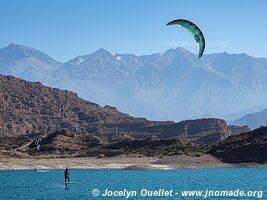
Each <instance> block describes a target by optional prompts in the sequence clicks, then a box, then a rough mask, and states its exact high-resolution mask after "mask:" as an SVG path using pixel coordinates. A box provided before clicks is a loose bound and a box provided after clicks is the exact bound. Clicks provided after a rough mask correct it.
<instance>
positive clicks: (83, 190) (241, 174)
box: [0, 168, 267, 200]
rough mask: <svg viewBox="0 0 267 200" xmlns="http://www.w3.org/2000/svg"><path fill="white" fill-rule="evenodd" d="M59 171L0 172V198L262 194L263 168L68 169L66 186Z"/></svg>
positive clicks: (265, 184) (266, 177)
mask: <svg viewBox="0 0 267 200" xmlns="http://www.w3.org/2000/svg"><path fill="white" fill-rule="evenodd" d="M63 173H64V170H47V171H46V170H44V171H37V172H34V171H32V170H4V171H0V183H1V187H0V199H1V200H9V199H10V200H16V199H19V200H22V199H27V200H28V199H40V200H41V199H42V200H53V199H55V200H61V199H62V200H63V199H64V200H66V199H267V198H266V194H267V169H266V168H263V169H246V168H240V169H239V168H233V169H195V170H74V169H73V170H70V171H69V173H70V179H71V181H72V182H73V183H72V184H69V185H67V187H66V186H65V185H64V179H63V178H64V177H63ZM184 195H187V197H185V196H184ZM188 195H189V196H188ZM190 195H191V196H190ZM192 195H193V196H192ZM196 195H199V196H196ZM223 195H224V196H223ZM225 195H227V196H225ZM240 195H243V196H240ZM244 195H245V196H244Z"/></svg>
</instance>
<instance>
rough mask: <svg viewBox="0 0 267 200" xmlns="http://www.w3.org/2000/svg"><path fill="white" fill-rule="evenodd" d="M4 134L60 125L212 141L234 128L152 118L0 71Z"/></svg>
mask: <svg viewBox="0 0 267 200" xmlns="http://www.w3.org/2000/svg"><path fill="white" fill-rule="evenodd" d="M0 103H1V107H0V134H1V137H6V136H7V137H10V136H22V135H27V136H30V137H31V138H33V137H40V136H46V135H48V134H49V133H53V132H55V131H57V130H61V129H63V128H64V129H67V130H69V131H71V132H73V133H79V134H85V135H92V136H96V137H99V138H115V139H118V138H119V139H121V138H135V139H140V138H148V137H153V138H175V137H184V138H187V139H189V140H191V141H195V142H200V143H210V142H217V141H220V140H222V139H224V138H226V137H227V136H229V135H231V134H232V132H231V130H230V129H229V127H228V126H227V125H226V123H225V121H223V120H220V119H200V120H187V121H182V122H179V123H175V122H171V121H148V120H146V119H144V118H134V117H131V116H129V115H127V114H124V113H121V112H119V111H118V110H117V109H116V108H114V107H111V106H105V107H101V106H99V105H97V104H95V103H91V102H88V101H85V100H83V99H81V98H79V97H78V96H77V95H76V94H75V93H73V92H70V91H66V90H60V89H55V88H49V87H45V86H43V85H42V84H40V83H38V82H37V83H33V82H28V81H25V80H22V79H19V78H15V77H11V76H2V75H0Z"/></svg>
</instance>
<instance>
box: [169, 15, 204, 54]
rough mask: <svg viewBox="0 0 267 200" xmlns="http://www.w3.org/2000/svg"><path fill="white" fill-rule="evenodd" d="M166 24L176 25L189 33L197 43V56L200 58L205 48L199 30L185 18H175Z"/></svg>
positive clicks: (202, 36)
mask: <svg viewBox="0 0 267 200" xmlns="http://www.w3.org/2000/svg"><path fill="white" fill-rule="evenodd" d="M167 25H177V26H180V27H182V28H184V29H185V30H187V31H188V32H189V33H191V35H193V36H194V38H195V40H196V42H197V44H198V49H199V52H198V58H200V57H201V56H202V54H203V52H204V49H205V38H204V35H203V33H202V32H201V30H200V29H199V28H198V27H197V26H196V25H195V24H194V23H192V22H190V21H188V20H185V19H177V20H173V21H171V22H169V23H168V24H167Z"/></svg>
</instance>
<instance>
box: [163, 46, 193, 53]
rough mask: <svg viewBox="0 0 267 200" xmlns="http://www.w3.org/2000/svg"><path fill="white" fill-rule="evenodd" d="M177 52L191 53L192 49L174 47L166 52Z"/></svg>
mask: <svg viewBox="0 0 267 200" xmlns="http://www.w3.org/2000/svg"><path fill="white" fill-rule="evenodd" d="M176 53H181V54H184V53H190V54H191V52H190V51H188V50H187V49H185V48H183V47H177V48H176V49H174V48H171V49H168V50H167V51H166V52H165V53H164V54H176Z"/></svg>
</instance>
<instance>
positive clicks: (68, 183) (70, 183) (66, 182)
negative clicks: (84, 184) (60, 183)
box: [64, 182, 73, 184]
mask: <svg viewBox="0 0 267 200" xmlns="http://www.w3.org/2000/svg"><path fill="white" fill-rule="evenodd" d="M64 184H73V182H64Z"/></svg>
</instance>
